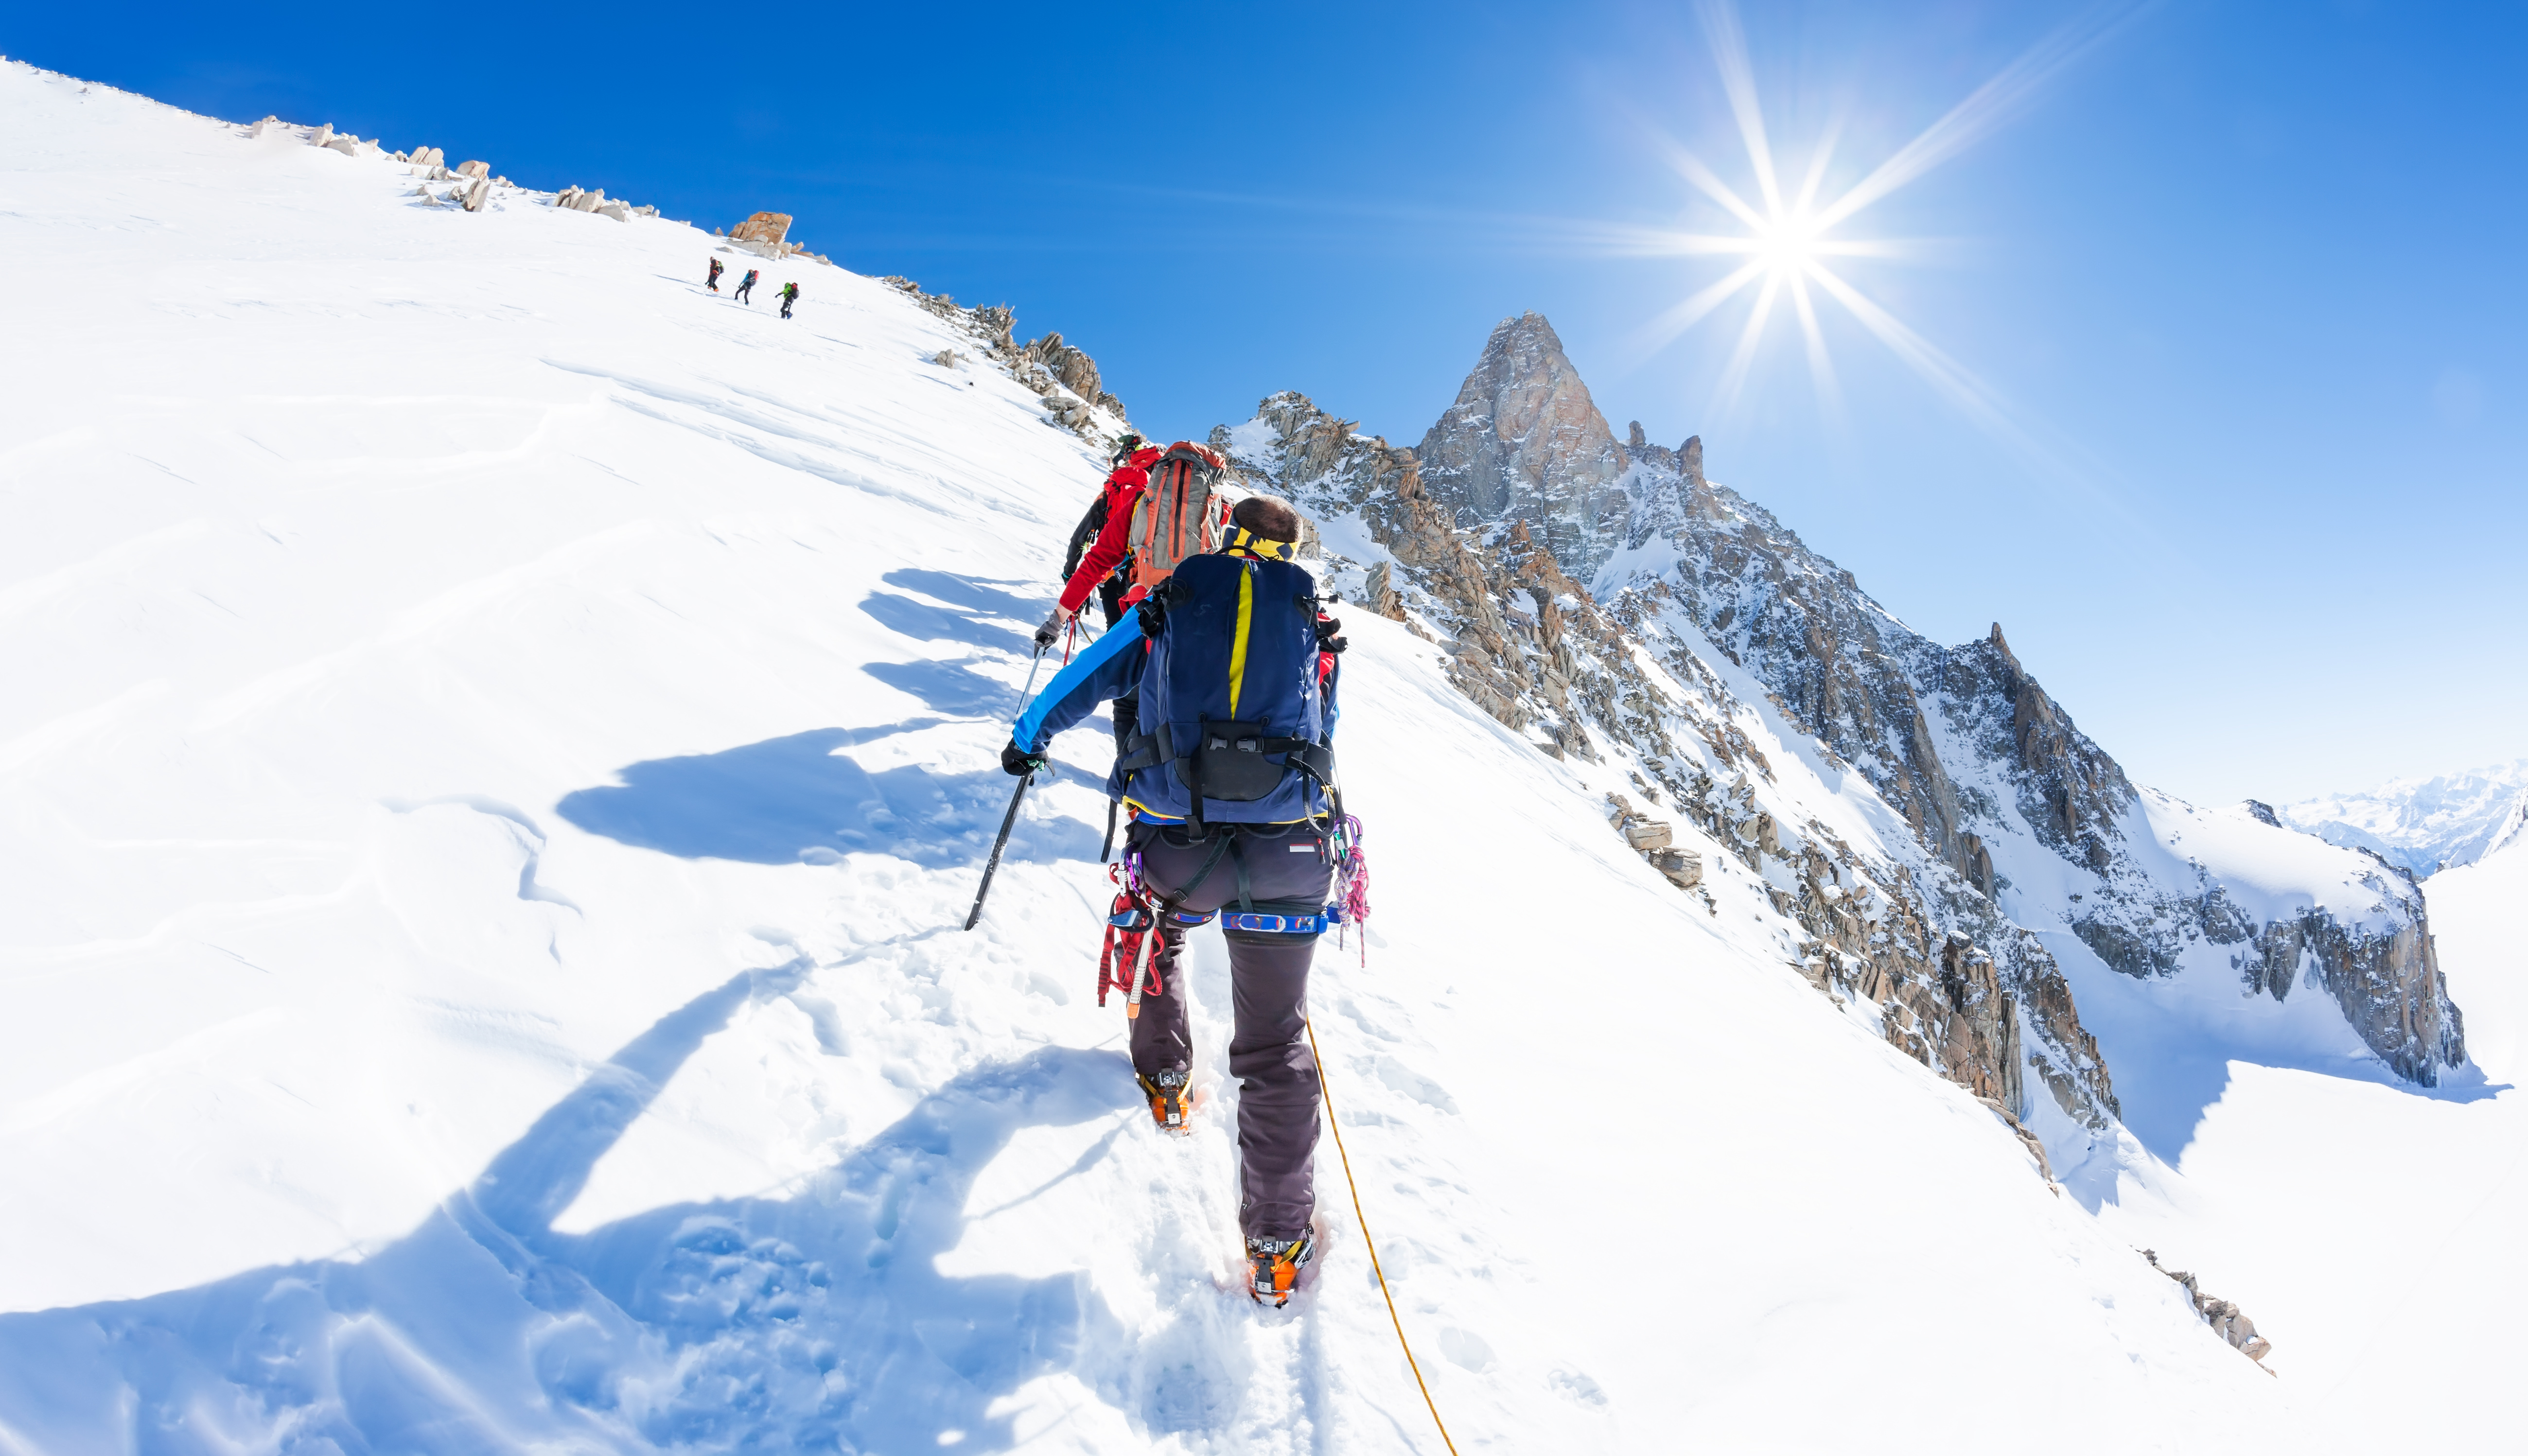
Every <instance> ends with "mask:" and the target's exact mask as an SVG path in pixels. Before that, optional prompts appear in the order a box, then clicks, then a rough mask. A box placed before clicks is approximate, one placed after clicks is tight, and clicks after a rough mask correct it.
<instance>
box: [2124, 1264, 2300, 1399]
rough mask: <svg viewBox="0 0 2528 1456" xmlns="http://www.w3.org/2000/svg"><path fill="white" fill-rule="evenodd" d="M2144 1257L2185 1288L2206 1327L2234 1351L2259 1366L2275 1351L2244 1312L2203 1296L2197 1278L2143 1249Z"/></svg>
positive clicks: (2272, 1344)
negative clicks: (2170, 1266) (2165, 1266)
mask: <svg viewBox="0 0 2528 1456" xmlns="http://www.w3.org/2000/svg"><path fill="white" fill-rule="evenodd" d="M2141 1257H2143V1258H2144V1259H2147V1260H2149V1261H2150V1267H2151V1268H2153V1269H2156V1270H2159V1272H2160V1273H2161V1274H2166V1275H2168V1276H2169V1277H2170V1278H2172V1279H2175V1280H2176V1281H2177V1282H2179V1283H2181V1284H2183V1285H2185V1286H2186V1297H2187V1298H2188V1299H2191V1300H2192V1301H2194V1312H2195V1313H2196V1314H2198V1315H2200V1316H2202V1317H2203V1323H2204V1324H2206V1325H2209V1326H2212V1332H2213V1333H2214V1334H2217V1335H2219V1336H2221V1338H2223V1339H2224V1340H2227V1341H2229V1343H2230V1347H2231V1348H2232V1349H2234V1350H2237V1351H2238V1353H2239V1354H2241V1355H2244V1356H2246V1357H2247V1358H2248V1359H2250V1360H2252V1361H2254V1362H2256V1364H2257V1365H2259V1366H2261V1365H2263V1364H2264V1363H2265V1356H2266V1355H2267V1354H2269V1353H2270V1352H2271V1351H2272V1350H2273V1348H2274V1342H2273V1341H2272V1340H2269V1339H2266V1338H2264V1337H2262V1336H2261V1335H2259V1334H2257V1333H2256V1322H2255V1321H2253V1320H2250V1319H2248V1318H2247V1316H2246V1313H2245V1312H2244V1311H2242V1310H2240V1309H2239V1308H2238V1306H2237V1305H2235V1304H2233V1303H2231V1302H2230V1301H2229V1300H2226V1299H2215V1298H2214V1297H2212V1296H2211V1295H2209V1294H2206V1293H2204V1292H2203V1290H2202V1287H2201V1286H2200V1285H2198V1284H2197V1283H2195V1281H2194V1275H2192V1274H2188V1273H2186V1271H2184V1270H2179V1269H2166V1268H2163V1267H2162V1266H2161V1265H2160V1262H2159V1255H2158V1254H2157V1253H2156V1252H2154V1251H2152V1250H2150V1249H2144V1250H2142V1251H2141ZM2265 1374H2267V1375H2272V1374H2273V1372H2272V1371H2270V1370H2268V1371H2266V1372H2265Z"/></svg>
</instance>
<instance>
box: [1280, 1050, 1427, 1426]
mask: <svg viewBox="0 0 2528 1456" xmlns="http://www.w3.org/2000/svg"><path fill="white" fill-rule="evenodd" d="M1300 1024H1301V1025H1303V1026H1306V1027H1307V1028H1308V1055H1309V1056H1311V1057H1313V1058H1315V1059H1316V1063H1317V1093H1318V1095H1319V1096H1321V1097H1323V1098H1325V1100H1326V1125H1327V1126H1328V1127H1330V1128H1333V1129H1334V1134H1335V1156H1337V1157H1339V1158H1341V1159H1342V1160H1343V1185H1344V1186H1345V1187H1347V1188H1349V1189H1351V1213H1352V1217H1353V1218H1355V1219H1357V1220H1359V1221H1360V1241H1361V1243H1362V1244H1363V1245H1365V1246H1367V1248H1368V1249H1369V1269H1370V1273H1372V1274H1377V1275H1378V1292H1379V1294H1380V1295H1381V1296H1382V1297H1383V1298H1385V1299H1386V1301H1387V1318H1388V1319H1389V1320H1390V1321H1392V1322H1393V1323H1394V1324H1395V1326H1396V1343H1397V1344H1399V1345H1401V1346H1403V1347H1404V1364H1405V1367H1406V1368H1407V1369H1409V1370H1411V1371H1412V1372H1413V1383H1414V1384H1416V1385H1419V1386H1421V1387H1422V1403H1423V1404H1424V1405H1426V1406H1429V1407H1430V1408H1431V1424H1432V1425H1434V1426H1437V1427H1439V1428H1440V1440H1441V1442H1442V1443H1443V1444H1445V1445H1446V1446H1448V1456H1457V1443H1456V1442H1455V1441H1452V1440H1449V1439H1448V1422H1446V1421H1443V1420H1441V1419H1440V1407H1439V1405H1438V1403H1437V1402H1435V1401H1433V1400H1432V1399H1431V1386H1430V1383H1429V1382H1428V1381H1426V1380H1424V1379H1423V1378H1422V1363H1421V1362H1420V1361H1418V1360H1415V1359H1414V1358H1413V1342H1412V1341H1411V1340H1408V1339H1406V1338H1405V1337H1404V1321H1403V1319H1402V1317H1400V1316H1398V1315H1397V1314H1396V1296H1395V1295H1394V1294H1391V1293H1389V1292H1388V1288H1387V1271H1386V1270H1384V1269H1381V1268H1379V1267H1378V1241H1377V1240H1376V1239H1373V1238H1371V1237H1370V1236H1369V1216H1368V1215H1367V1214H1364V1213H1362V1212H1361V1211H1360V1184H1359V1183H1357V1182H1354V1181H1353V1180H1352V1175H1351V1154H1350V1153H1348V1152H1346V1151H1345V1150H1344V1148H1343V1124H1342V1123H1341V1122H1338V1121H1336V1120H1335V1095H1334V1093H1332V1092H1330V1091H1328V1090H1327V1089H1326V1059H1325V1054H1324V1053H1322V1052H1319V1051H1318V1050H1317V1027H1316V1023H1315V1022H1313V1021H1308V1020H1302V1021H1301V1022H1300Z"/></svg>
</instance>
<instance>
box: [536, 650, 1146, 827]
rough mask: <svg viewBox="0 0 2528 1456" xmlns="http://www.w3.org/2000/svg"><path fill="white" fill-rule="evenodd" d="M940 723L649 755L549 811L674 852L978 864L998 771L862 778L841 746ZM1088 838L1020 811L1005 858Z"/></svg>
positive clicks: (1002, 786) (997, 809) (1004, 798)
mask: <svg viewBox="0 0 2528 1456" xmlns="http://www.w3.org/2000/svg"><path fill="white" fill-rule="evenodd" d="M1001 692H1002V694H1003V696H1004V697H1006V696H1007V693H1008V690H1007V689H1002V690H1001ZM943 721H944V720H943V719H939V718H915V719H910V720H907V721H906V722H904V723H897V724H890V725H887V726H885V727H882V728H860V729H854V728H816V729H812V730H810V731H809V732H806V733H793V734H790V735H788V736H787V737H783V738H770V739H765V740H764V742H762V743H751V744H747V745H744V746H743V747H740V748H734V749H723V750H721V751H720V752H718V753H716V754H691V755H688V756H684V757H676V758H652V759H649V760H647V761H645V762H640V763H634V764H630V765H627V766H626V767H624V768H622V769H620V770H618V771H617V773H616V777H618V778H619V779H621V780H622V782H621V783H619V784H611V785H606V786H604V787H600V788H591V789H576V790H573V791H572V792H570V793H568V794H565V795H563V796H562V799H561V802H560V803H559V804H557V805H556V806H554V808H555V811H556V812H558V813H559V814H560V815H561V816H562V817H563V818H565V819H567V820H569V821H570V822H571V823H573V824H576V825H578V826H579V827H580V828H582V829H585V830H587V831H588V832H589V833H591V834H602V835H604V836H606V838H607V839H611V840H616V841H619V842H621V843H623V844H628V845H633V846H636V847H638V848H641V849H645V850H657V851H658V852H659V853H661V854H667V855H675V856H678V857H680V858H687V859H740V860H744V861H746V862H748V863H752V864H796V863H798V862H800V861H801V860H806V861H808V862H810V863H832V862H834V861H835V860H836V859H838V858H840V857H842V856H844V855H849V854H855V853H861V852H867V853H873V854H884V855H893V856H895V857H896V858H902V859H908V860H911V861H912V862H914V863H916V864H919V865H921V866H922V867H923V868H925V869H945V868H953V867H955V866H959V865H967V864H979V863H981V862H982V859H983V858H984V856H986V855H987V854H989V853H990V851H991V847H992V836H993V835H994V834H995V833H996V832H998V830H999V829H1000V822H1001V815H1002V813H1003V812H1004V811H1006V810H1007V809H1008V807H1009V802H1010V790H1011V789H1012V788H1013V787H1014V785H1013V783H1012V781H1011V779H1010V777H1009V775H1007V774H1005V773H1003V772H1001V770H1000V768H999V767H998V765H995V766H993V767H990V768H983V769H975V770H972V771H969V772H965V773H948V772H944V771H941V770H938V769H934V768H930V767H927V766H924V765H922V764H918V763H907V764H899V765H897V766H895V767H893V768H885V769H880V770H878V771H877V772H875V773H872V772H870V771H869V770H868V769H865V768H863V767H862V766H861V765H860V763H859V761H858V760H857V759H855V758H854V757H853V756H852V754H851V753H850V750H852V749H853V748H856V747H861V746H864V745H867V744H869V743H873V742H875V741H876V740H878V739H881V738H886V737H889V736H892V735H894V734H898V733H909V732H916V731H920V730H922V729H924V728H933V727H937V726H940V724H941V723H942V722H943ZM1056 766H1057V767H1058V768H1059V769H1060V770H1061V771H1062V772H1064V773H1068V774H1071V775H1074V776H1079V777H1086V778H1088V779H1090V780H1091V781H1092V782H1094V781H1097V780H1098V779H1099V778H1100V777H1101V776H1102V770H1089V769H1086V768H1082V767H1080V766H1079V765H1077V764H1071V763H1058V764H1057V765H1056ZM1095 846H1096V831H1094V830H1092V829H1090V828H1089V827H1088V825H1087V824H1086V823H1085V822H1083V821H1081V820H1079V819H1075V818H1071V817H1069V816H1066V815H1055V816H1049V817H1044V818H1028V819H1027V820H1025V821H1024V823H1023V832H1018V833H1013V834H1012V835H1011V838H1010V848H1009V850H1008V852H1007V854H1006V855H1005V856H1004V858H1009V859H1014V860H1019V861H1023V862H1024V861H1050V860H1055V859H1065V858H1085V857H1089V856H1092V855H1094V854H1095V853H1096V849H1095Z"/></svg>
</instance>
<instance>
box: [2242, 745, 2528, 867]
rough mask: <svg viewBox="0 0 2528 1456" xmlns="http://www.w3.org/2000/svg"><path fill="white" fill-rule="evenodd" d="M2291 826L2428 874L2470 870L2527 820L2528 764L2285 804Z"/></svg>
mask: <svg viewBox="0 0 2528 1456" xmlns="http://www.w3.org/2000/svg"><path fill="white" fill-rule="evenodd" d="M2275 812H2277V813H2278V814H2280V815H2281V816H2282V818H2283V819H2284V821H2285V822H2287V823H2289V824H2291V825H2292V826H2293V827H2294V828H2298V829H2304V830H2306V831H2308V832H2309V833H2311V834H2314V835H2316V836H2317V837H2318V838H2320V839H2323V840H2325V841H2327V842H2328V843H2330V844H2340V845H2359V846H2361V847H2362V848H2364V849H2369V850H2375V851H2377V852H2378V853H2379V854H2380V855H2382V856H2385V857H2386V858H2389V859H2391V860H2393V861H2395V862H2396V863H2398V864H2402V865H2404V866H2405V867H2406V868H2407V869H2410V870H2412V871H2413V872H2414V873H2416V874H2418V875H2429V874H2432V873H2433V872H2434V871H2436V870H2437V869H2439V868H2440V867H2441V866H2442V865H2444V864H2447V865H2459V864H2472V863H2474V862H2475V861H2476V860H2477V859H2479V858H2482V857H2484V856H2485V855H2487V854H2490V853H2491V852H2492V851H2493V850H2494V849H2495V848H2496V847H2498V846H2499V845H2500V843H2501V842H2502V838H2503V837H2504V835H2505V833H2507V832H2512V831H2515V830H2516V829H2517V827H2518V825H2519V824H2520V822H2521V821H2522V819H2523V818H2524V817H2528V758H2522V759H2519V760H2518V761H2516V762H2512V763H2502V764H2496V765H2494V766H2493V767H2491V768H2478V769H2474V770H2471V771H2469V772H2466V773H2451V774H2443V775H2441V776H2439V777H2437V778H2429V779H2396V780H2393V781H2391V782H2389V783H2385V784H2382V785H2380V786H2379V787H2378V788H2376V789H2372V790H2370V791H2369V792H2367V793H2363V794H2333V795H2328V796H2325V797H2323V798H2318V799H2310V800H2304V801H2302V802H2301V803H2298V804H2291V805H2285V806H2282V807H2281V808H2278V809H2277V810H2275Z"/></svg>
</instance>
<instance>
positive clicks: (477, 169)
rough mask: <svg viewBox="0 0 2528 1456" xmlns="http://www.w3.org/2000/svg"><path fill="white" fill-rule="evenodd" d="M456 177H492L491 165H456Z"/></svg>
mask: <svg viewBox="0 0 2528 1456" xmlns="http://www.w3.org/2000/svg"><path fill="white" fill-rule="evenodd" d="M456 175H457V176H458V177H474V178H488V177H490V176H491V175H492V164H491V163H489V162H459V163H457V164H456Z"/></svg>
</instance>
